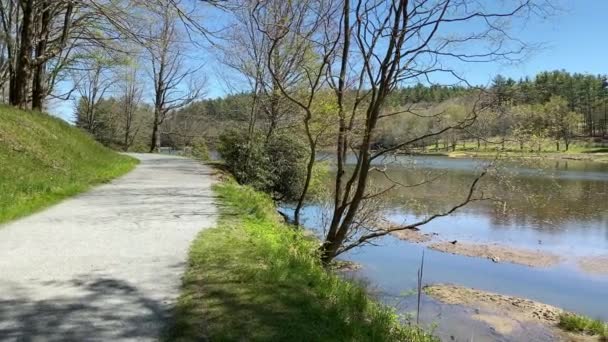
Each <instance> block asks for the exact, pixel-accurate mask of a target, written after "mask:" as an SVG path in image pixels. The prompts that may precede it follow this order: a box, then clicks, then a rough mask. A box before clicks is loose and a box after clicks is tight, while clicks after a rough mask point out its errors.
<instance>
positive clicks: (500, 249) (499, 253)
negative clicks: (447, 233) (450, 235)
mask: <svg viewBox="0 0 608 342" xmlns="http://www.w3.org/2000/svg"><path fill="white" fill-rule="evenodd" d="M428 247H429V248H431V249H434V250H437V251H441V252H446V253H451V254H458V255H465V256H469V257H478V258H486V259H490V260H492V261H494V262H510V263H513V264H519V265H525V266H531V267H550V266H554V265H557V264H558V263H559V262H560V261H561V259H560V257H559V256H557V255H553V254H550V253H547V252H541V251H534V250H526V249H518V248H513V247H506V246H500V245H478V244H470V243H462V242H456V243H453V242H437V243H433V244H431V245H429V246H428Z"/></svg>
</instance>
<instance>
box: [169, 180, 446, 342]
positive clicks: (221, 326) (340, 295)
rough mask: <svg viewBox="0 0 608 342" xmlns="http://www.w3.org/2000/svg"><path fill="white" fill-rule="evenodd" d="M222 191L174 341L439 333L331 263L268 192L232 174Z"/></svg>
mask: <svg viewBox="0 0 608 342" xmlns="http://www.w3.org/2000/svg"><path fill="white" fill-rule="evenodd" d="M216 192H217V194H218V196H219V199H220V204H221V206H222V208H223V209H222V214H221V218H220V221H219V226H218V227H217V228H214V229H209V230H206V231H204V232H203V233H201V234H200V236H199V237H198V239H197V240H196V241H195V243H194V244H193V246H192V249H191V251H190V264H189V268H188V271H187V273H186V275H185V278H184V289H183V294H182V296H181V298H180V300H179V303H178V305H177V309H176V319H175V324H174V325H173V327H172V328H171V329H170V331H169V332H168V335H167V336H166V339H167V340H168V341H176V340H178V341H198V340H203V339H208V340H211V341H413V342H416V341H436V340H435V339H434V338H433V337H431V336H430V335H429V334H427V333H425V332H423V331H421V330H419V329H417V328H415V327H413V326H409V325H402V324H400V323H399V319H398V316H397V315H396V314H395V313H394V312H393V311H392V310H390V309H388V308H386V307H384V306H381V305H379V304H377V303H376V302H375V301H373V300H372V299H370V297H369V296H368V294H367V292H366V291H365V289H364V288H363V287H362V286H360V285H358V284H355V283H352V282H348V281H345V280H343V279H341V278H340V277H338V276H336V275H334V274H332V273H331V272H328V271H326V270H325V269H324V268H323V267H322V266H321V265H320V263H319V262H318V256H317V249H318V241H316V240H314V239H312V238H310V237H307V236H306V235H305V234H304V233H303V232H301V231H297V230H294V229H293V228H292V227H289V226H287V225H285V224H284V223H282V222H281V221H280V220H279V218H278V217H277V214H276V211H275V207H274V204H273V202H272V201H271V200H270V198H269V197H268V196H266V195H264V194H261V193H259V192H256V191H254V190H252V189H251V188H248V187H243V186H239V185H237V184H235V183H233V182H227V183H224V184H221V185H219V186H217V187H216Z"/></svg>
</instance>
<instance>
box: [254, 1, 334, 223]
mask: <svg viewBox="0 0 608 342" xmlns="http://www.w3.org/2000/svg"><path fill="white" fill-rule="evenodd" d="M337 4H338V2H337V1H331V0H306V1H298V2H290V1H287V2H285V1H264V2H257V3H256V6H255V11H254V12H253V15H254V18H255V20H256V23H257V27H258V30H260V31H261V32H263V33H264V35H265V37H266V40H268V42H269V45H270V46H269V48H268V49H267V50H266V51H265V53H266V55H265V61H266V67H267V69H268V72H269V74H270V75H271V77H272V84H273V86H274V87H276V88H278V89H279V90H280V92H281V95H282V96H284V97H285V98H287V99H288V100H289V101H291V102H292V103H293V104H295V105H296V106H297V107H298V108H299V109H300V110H301V111H302V112H303V113H304V115H303V116H302V120H301V121H302V125H303V126H304V132H305V135H306V140H307V142H308V147H309V156H308V162H307V166H306V177H305V180H304V184H303V188H302V192H301V194H300V196H299V198H298V201H297V204H296V208H295V212H294V223H295V224H296V225H299V224H300V212H301V210H302V207H303V205H304V201H305V199H306V196H307V194H308V189H309V187H310V182H311V179H312V175H313V168H314V165H315V161H316V155H317V146H318V143H319V139H320V137H321V136H322V134H323V133H324V132H325V129H326V128H327V127H322V128H321V129H314V128H313V127H312V126H313V120H314V118H315V116H317V115H316V113H314V106H315V105H316V101H317V98H318V95H319V93H321V91H322V90H323V88H324V87H326V86H327V84H326V82H325V75H326V72H327V69H328V68H329V64H330V62H331V56H332V55H333V54H334V52H335V51H336V48H337V47H338V42H339V33H338V30H336V26H335V23H336V21H335V20H334V18H335V16H336V15H338V16H339V13H340V6H338V5H337ZM302 87H304V88H306V89H307V91H306V92H304V93H303V92H302V91H301V89H302Z"/></svg>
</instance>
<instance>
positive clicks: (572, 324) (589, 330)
mask: <svg viewBox="0 0 608 342" xmlns="http://www.w3.org/2000/svg"><path fill="white" fill-rule="evenodd" d="M558 326H559V327H560V328H562V329H564V330H566V331H570V332H574V333H578V334H585V335H592V336H599V337H600V338H601V339H602V341H608V323H605V322H602V321H600V320H597V319H592V318H589V317H585V316H581V315H575V314H562V315H561V316H560V317H559V323H558Z"/></svg>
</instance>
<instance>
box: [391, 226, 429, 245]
mask: <svg viewBox="0 0 608 342" xmlns="http://www.w3.org/2000/svg"><path fill="white" fill-rule="evenodd" d="M393 235H394V236H396V237H397V238H399V239H401V240H405V241H409V242H413V243H425V242H430V241H431V240H433V236H434V235H436V234H425V233H423V232H421V231H420V230H416V229H406V230H400V231H396V232H394V233H393Z"/></svg>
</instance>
